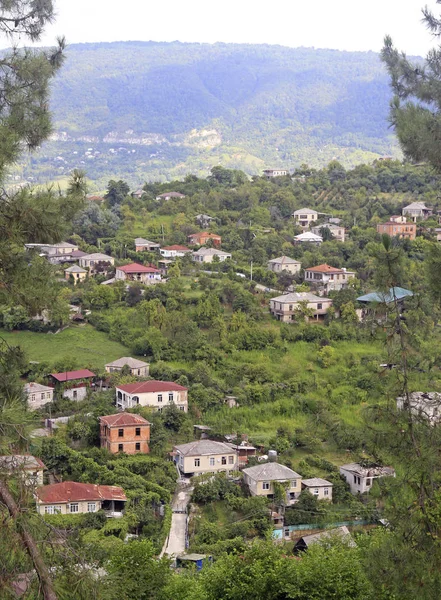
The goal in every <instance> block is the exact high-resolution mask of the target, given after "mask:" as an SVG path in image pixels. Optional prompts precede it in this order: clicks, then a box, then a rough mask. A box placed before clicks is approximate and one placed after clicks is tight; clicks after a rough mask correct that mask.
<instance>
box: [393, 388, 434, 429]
mask: <svg viewBox="0 0 441 600" xmlns="http://www.w3.org/2000/svg"><path fill="white" fill-rule="evenodd" d="M406 401H407V399H406V397H405V396H400V397H399V398H397V409H398V410H404V409H405V406H406ZM409 404H410V410H411V412H412V414H413V415H415V416H418V417H422V418H423V419H427V420H428V421H429V422H430V423H432V424H433V423H438V422H439V421H440V420H441V393H439V392H411V393H410V394H409Z"/></svg>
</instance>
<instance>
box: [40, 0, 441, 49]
mask: <svg viewBox="0 0 441 600" xmlns="http://www.w3.org/2000/svg"><path fill="white" fill-rule="evenodd" d="M424 4H427V5H428V6H429V8H432V9H433V10H434V12H435V14H437V15H440V14H441V5H437V4H436V2H435V0H426V1H425V0H368V1H367V0H279V1H278V2H276V3H275V4H272V2H269V3H268V2H259V1H258V0H222V2H207V1H206V0H185V1H183V0H160V1H154V2H153V1H152V0H150V1H149V0H124V2H121V0H55V5H56V11H57V19H56V21H55V23H54V24H53V25H51V26H50V27H49V28H48V29H47V32H46V34H45V36H44V38H43V39H42V43H43V44H44V45H49V44H51V43H53V41H54V40H55V38H56V36H57V35H60V34H64V35H65V36H66V39H67V41H68V43H77V42H102V41H106V42H110V41H126V40H142V41H148V40H154V41H167V42H170V41H174V40H179V41H182V42H208V43H214V42H242V43H266V44H281V45H284V46H291V47H298V46H307V47H316V48H334V49H338V50H374V51H379V50H380V49H381V46H382V42H383V38H384V35H385V34H386V33H388V34H390V35H391V36H392V39H393V41H394V43H395V45H396V47H398V48H399V49H400V50H404V51H406V53H407V54H411V55H425V54H426V52H427V50H428V49H429V48H430V47H432V46H433V45H434V39H433V37H432V36H431V34H430V33H429V32H427V31H426V29H425V27H424V25H422V23H421V16H422V15H421V8H422V7H423V6H424Z"/></svg>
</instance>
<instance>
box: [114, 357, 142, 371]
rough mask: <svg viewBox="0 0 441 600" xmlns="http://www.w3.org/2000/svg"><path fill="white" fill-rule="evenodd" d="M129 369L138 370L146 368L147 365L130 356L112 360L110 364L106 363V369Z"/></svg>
mask: <svg viewBox="0 0 441 600" xmlns="http://www.w3.org/2000/svg"><path fill="white" fill-rule="evenodd" d="M126 365H127V366H128V367H130V368H131V369H140V368H141V367H148V366H149V363H146V362H143V361H142V360H138V359H137V358H132V357H131V356H123V357H121V358H118V359H117V360H114V361H113V362H111V363H107V365H105V366H106V367H116V368H121V369H122V368H123V367H125V366H126Z"/></svg>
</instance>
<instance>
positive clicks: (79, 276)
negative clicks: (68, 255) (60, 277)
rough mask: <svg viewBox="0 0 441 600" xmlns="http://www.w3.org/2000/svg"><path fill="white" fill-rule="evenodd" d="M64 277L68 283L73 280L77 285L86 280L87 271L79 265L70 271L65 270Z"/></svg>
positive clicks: (73, 266) (69, 269)
mask: <svg viewBox="0 0 441 600" xmlns="http://www.w3.org/2000/svg"><path fill="white" fill-rule="evenodd" d="M64 277H65V279H66V280H67V281H70V280H71V278H72V279H73V282H74V283H75V285H76V284H77V283H81V282H82V281H84V280H85V279H86V277H87V271H86V269H83V268H82V267H79V266H78V265H72V266H71V267H69V268H68V269H64Z"/></svg>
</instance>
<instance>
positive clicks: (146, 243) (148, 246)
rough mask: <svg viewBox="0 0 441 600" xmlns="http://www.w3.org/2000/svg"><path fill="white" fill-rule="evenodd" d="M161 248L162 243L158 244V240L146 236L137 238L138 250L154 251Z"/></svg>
mask: <svg viewBox="0 0 441 600" xmlns="http://www.w3.org/2000/svg"><path fill="white" fill-rule="evenodd" d="M159 248H160V244H157V243H156V242H151V241H150V240H146V239H144V238H135V250H136V252H153V251H154V250H159Z"/></svg>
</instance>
